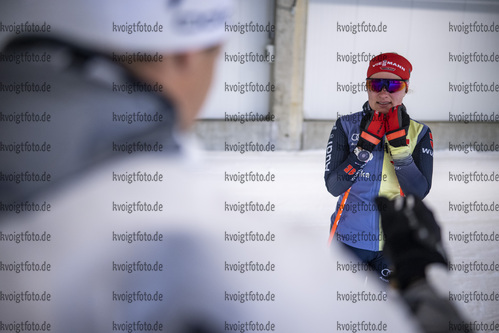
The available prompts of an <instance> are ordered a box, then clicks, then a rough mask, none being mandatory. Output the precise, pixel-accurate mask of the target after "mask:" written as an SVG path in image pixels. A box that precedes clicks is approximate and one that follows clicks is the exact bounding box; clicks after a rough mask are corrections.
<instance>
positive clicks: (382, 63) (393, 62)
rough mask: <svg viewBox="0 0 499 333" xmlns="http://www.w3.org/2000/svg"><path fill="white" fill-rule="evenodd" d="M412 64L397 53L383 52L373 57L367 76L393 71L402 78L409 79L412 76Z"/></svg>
mask: <svg viewBox="0 0 499 333" xmlns="http://www.w3.org/2000/svg"><path fill="white" fill-rule="evenodd" d="M411 71H412V65H411V63H410V62H409V60H407V59H406V58H404V57H402V56H401V55H399V54H397V53H382V54H380V55H377V56H376V57H374V58H372V60H371V61H370V62H369V68H368V69H367V77H371V75H373V74H376V73H379V72H388V73H393V74H396V75H398V76H400V78H401V79H402V80H409V77H410V76H411Z"/></svg>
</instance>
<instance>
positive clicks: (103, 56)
mask: <svg viewBox="0 0 499 333" xmlns="http://www.w3.org/2000/svg"><path fill="white" fill-rule="evenodd" d="M230 11H231V6H230V4H229V3H228V2H226V1H223V0H171V1H148V2H147V3H144V2H143V1H106V2H98V1H87V2H81V1H43V2H41V1H40V2H27V1H26V2H23V1H16V2H10V1H5V2H2V4H1V11H0V13H2V15H5V17H10V18H12V20H13V21H16V22H24V21H35V22H40V21H43V22H47V23H49V24H50V25H51V27H52V32H51V34H50V35H48V36H47V35H46V34H40V35H37V34H34V35H30V36H22V37H20V38H14V39H12V40H10V41H9V42H8V43H7V44H6V46H4V48H3V52H5V54H9V55H10V54H12V55H20V54H25V53H26V52H32V53H36V54H45V52H46V53H48V54H50V55H51V56H52V59H51V61H50V62H48V63H32V62H22V63H20V64H17V63H15V62H13V63H6V62H3V63H1V64H0V66H1V68H0V73H2V74H1V75H2V83H3V84H7V85H10V84H13V85H16V84H18V83H20V82H33V83H38V82H46V83H49V84H50V85H51V91H50V92H49V93H35V94H24V93H19V94H17V93H10V94H7V93H5V92H4V93H2V98H1V99H0V106H1V108H2V112H3V110H6V111H5V112H9V113H11V114H17V115H19V114H21V113H23V112H36V113H39V114H41V113H43V112H48V113H50V115H51V116H52V119H51V121H50V122H47V123H43V124H17V123H16V122H15V121H11V122H8V123H6V124H2V131H1V132H0V139H1V140H2V142H24V141H33V142H39V141H42V142H47V143H51V144H52V145H53V146H52V147H53V150H51V151H50V152H48V153H32V154H11V153H10V152H6V151H3V152H2V153H1V154H2V156H1V158H2V166H1V167H2V170H1V171H2V172H3V173H6V174H14V173H18V174H20V173H21V172H23V171H25V170H27V171H29V172H34V173H37V174H43V173H44V172H47V171H48V172H49V173H50V174H51V175H52V179H51V180H50V181H43V182H20V183H16V182H2V183H1V186H2V187H1V188H0V195H1V197H0V200H1V202H2V205H4V206H2V207H5V205H6V206H7V207H15V208H21V207H20V206H19V205H18V204H19V203H21V202H29V201H34V202H46V203H50V204H51V209H50V210H49V211H44V212H32V211H30V212H19V213H17V212H16V211H15V209H14V210H12V211H9V209H6V210H2V212H1V215H0V218H1V219H2V222H1V231H2V237H4V238H2V242H1V243H0V261H1V268H2V271H0V281H1V283H2V284H1V288H2V293H4V294H8V295H11V296H13V297H14V298H16V297H17V296H20V295H21V294H23V293H24V291H27V293H28V294H30V293H37V294H46V293H49V294H50V295H51V299H50V300H49V301H37V302H31V301H21V300H20V301H19V302H17V301H15V300H12V301H2V302H1V303H0V320H1V324H2V325H4V326H2V327H4V328H5V327H6V328H7V329H11V328H12V329H11V330H25V329H26V327H21V325H35V324H36V325H45V326H44V327H45V328H47V325H48V324H51V325H52V326H51V327H50V331H54V332H109V331H111V330H112V331H126V332H133V331H169V332H179V333H190V332H191V333H194V332H197V333H202V332H206V333H209V332H227V331H234V332H244V331H252V330H253V331H254V330H259V331H262V330H267V331H273V330H275V331H281V332H308V331H309V332H329V331H331V327H338V326H339V325H347V326H348V327H350V329H351V330H352V329H359V328H360V327H362V325H365V322H366V321H369V322H370V323H372V324H370V325H379V324H378V322H379V320H380V316H379V313H380V312H381V313H389V314H390V316H387V317H384V318H382V320H384V321H385V324H387V325H388V327H389V330H390V331H397V332H401V331H404V332H417V331H419V329H418V325H417V324H416V323H415V322H414V320H413V319H411V317H409V316H408V313H407V312H406V311H404V310H403V309H402V308H401V307H400V306H399V304H400V299H398V298H397V296H396V295H393V297H390V301H388V302H381V303H373V304H368V303H364V304H361V303H357V304H346V305H345V303H339V302H337V301H335V300H334V299H333V298H332V297H331V295H332V294H334V293H335V292H336V291H339V290H342V291H344V292H348V291H350V290H352V289H355V288H358V286H359V285H361V280H362V279H361V277H360V276H358V275H354V276H352V277H349V278H347V279H345V280H343V279H337V281H334V282H335V283H331V279H332V276H334V274H335V273H337V272H334V270H333V269H332V268H331V266H330V265H328V264H327V263H328V258H329V253H327V252H326V251H321V250H320V248H317V244H316V243H315V242H313V240H311V239H310V238H309V237H307V233H306V232H305V231H304V230H303V229H300V228H297V227H295V226H294V225H293V224H290V225H289V227H287V228H286V229H283V230H280V231H279V232H277V231H276V234H277V235H278V242H276V244H275V245H268V246H264V245H261V244H257V245H255V246H252V245H250V244H244V245H243V244H232V243H224V242H222V241H221V240H220V239H223V233H224V231H225V230H229V229H231V228H232V229H234V226H233V225H234V221H232V220H231V219H230V218H228V217H226V216H225V215H224V216H222V215H221V214H220V209H219V208H218V207H220V203H221V202H222V201H223V197H222V201H220V200H219V198H220V195H219V194H217V193H216V191H214V189H215V188H217V186H218V182H217V181H214V180H213V179H207V177H206V174H203V172H202V171H203V168H204V165H203V164H202V163H201V162H196V163H194V164H189V163H187V164H186V163H183V162H182V159H181V158H179V157H180V155H181V152H182V140H181V138H182V135H181V133H184V132H185V131H186V130H187V129H188V128H189V127H190V125H191V124H192V122H193V120H194V118H195V115H196V113H197V112H198V111H199V108H200V105H201V103H202V101H203V99H204V97H205V95H206V92H207V89H208V87H209V83H210V79H211V76H212V71H213V65H214V62H215V59H216V55H217V53H218V50H219V48H220V45H221V43H222V42H223V39H224V38H223V27H224V24H225V20H227V19H228V15H229V13H230ZM138 20H140V21H141V22H145V21H147V22H149V23H151V22H152V24H153V26H154V25H155V24H156V23H158V24H161V25H162V26H163V32H162V33H151V34H147V35H144V34H135V33H134V32H133V31H131V32H132V33H128V32H125V33H121V32H120V31H121V30H122V26H123V24H125V26H124V27H125V29H128V28H130V29H132V30H133V29H135V28H134V27H133V26H129V25H128V24H130V23H131V22H136V21H138ZM12 35H15V33H13V34H12ZM138 52H148V53H149V54H153V55H156V52H158V54H159V55H161V56H162V61H147V62H140V61H133V59H132V61H130V62H129V61H128V59H130V58H129V56H132V54H134V53H135V54H138ZM120 55H124V57H125V58H124V59H125V61H124V64H122V63H121V62H122V61H119V62H117V61H114V57H116V58H117V59H123V58H120ZM157 59H158V58H157ZM144 84H148V85H150V86H154V87H159V86H160V85H161V86H162V90H161V91H159V90H158V91H147V92H130V89H135V87H139V86H143V85H144ZM20 89H22V88H20ZM138 111H140V112H145V113H148V114H151V115H156V114H157V113H158V114H159V115H162V118H161V119H162V120H161V121H159V118H158V121H152V122H147V121H145V122H141V121H139V122H132V123H133V125H132V124H129V123H128V122H126V121H125V122H118V123H116V122H115V121H114V120H113V119H115V118H114V117H115V115H125V116H127V115H130V114H133V113H135V112H138ZM137 141H140V142H156V143H158V144H159V143H161V145H162V147H163V148H164V149H163V150H161V151H155V152H152V153H141V154H135V152H133V153H128V151H126V150H125V151H115V150H113V149H112V147H114V146H115V145H118V146H120V147H121V145H125V147H129V148H130V149H132V148H133V146H129V144H130V143H131V142H137ZM136 170H139V171H141V172H142V173H144V172H148V173H150V174H154V172H155V171H160V173H161V174H162V175H164V181H162V182H155V183H146V184H142V183H141V182H135V183H133V184H130V183H128V182H127V181H124V182H115V180H114V178H113V177H114V175H115V174H117V175H125V176H126V175H128V174H131V173H132V172H133V171H136ZM125 178H126V179H130V178H128V177H125ZM212 178H213V177H212ZM193 189H195V190H193ZM136 201H141V202H161V203H162V204H164V206H165V209H164V211H155V212H134V211H132V210H129V211H126V210H125V211H115V210H113V209H112V207H114V203H118V204H120V205H121V203H129V202H136ZM127 207H128V209H131V207H130V206H128V205H127ZM395 216H396V214H395ZM238 220H239V221H238V223H239V225H250V226H251V228H252V230H263V231H267V230H268V225H269V221H264V222H265V224H264V225H263V226H262V224H259V223H256V222H255V221H254V219H253V218H251V217H247V218H246V217H244V218H241V219H238ZM291 221H292V219H290V220H289V221H287V222H288V223H289V222H291ZM236 228H237V229H236V230H238V229H239V228H240V226H236ZM297 229H298V230H297ZM275 230H278V229H277V227H276V229H275ZM144 231H146V232H148V233H149V234H150V235H156V234H160V235H163V236H164V239H163V241H159V239H156V241H151V242H142V241H140V240H138V239H135V238H134V237H135V236H134V233H140V232H144ZM25 233H27V234H36V235H45V234H46V233H49V234H50V235H51V236H52V238H51V239H50V241H48V242H38V241H20V242H17V241H15V239H17V236H20V235H24V234H25ZM11 236H12V237H13V238H12V239H14V240H13V241H10V240H9V239H11ZM400 250H401V251H402V252H404V251H403V249H400ZM338 251H339V252H340V253H341V251H342V250H341V249H339V250H338ZM418 253H419V252H418ZM341 256H344V258H345V260H346V259H347V258H349V257H348V254H341ZM269 259H270V260H269ZM248 261H249V262H252V263H254V262H256V261H261V262H264V263H267V261H269V262H270V261H273V262H276V263H277V268H276V269H275V271H272V272H264V273H261V272H260V273H256V272H245V268H246V266H244V265H241V263H244V262H248ZM24 262H35V263H48V264H50V265H51V269H50V270H48V271H29V272H28V271H27V272H25V271H23V272H19V273H17V272H16V271H15V270H14V271H12V270H9V269H4V268H5V267H7V268H8V267H16V268H18V269H21V266H20V265H19V264H20V263H24ZM145 262H148V263H152V264H153V266H154V267H158V266H159V265H162V266H161V267H162V269H159V270H154V271H140V270H139V271H135V268H134V267H135V265H133V264H132V263H136V264H137V265H136V266H140V263H142V264H144V263H145ZM394 262H395V263H396V264H397V263H398V261H397V260H396V259H394ZM426 263H427V261H424V260H422V261H421V265H418V266H417V267H418V268H419V267H421V266H424V265H425V264H426ZM233 267H236V269H235V270H232V269H231V268H233ZM247 274H250V275H247ZM418 274H419V271H418ZM401 276H402V275H401ZM411 276H412V274H411ZM402 281H405V280H402ZM411 282H412V280H411ZM401 285H403V286H406V287H407V289H408V290H410V288H411V285H412V284H411V283H407V284H406V283H402V284H401ZM364 288H365V289H369V290H371V291H376V290H378V291H379V287H378V286H377V285H376V284H372V285H371V284H370V285H369V286H365V287H364ZM246 290H251V291H259V292H267V291H272V292H273V293H275V295H276V301H275V302H268V303H259V302H255V303H252V302H244V300H243V299H242V298H239V300H238V302H229V301H227V299H226V297H227V296H225V295H227V293H228V294H229V295H234V294H236V295H237V294H238V293H239V292H243V293H244V291H246ZM404 290H405V288H404ZM325 291H326V292H325ZM144 293H149V295H162V296H164V298H161V299H158V298H156V299H153V300H147V299H141V297H142V296H140V295H144ZM418 295H419V294H418ZM418 295H416V297H417V296H418ZM240 297H241V296H240ZM426 299H428V296H426V298H425V300H426ZM331 312H333V313H335V314H340V315H341V316H338V318H337V319H332V318H331ZM419 313H420V312H419ZM340 317H341V319H342V320H343V322H341V323H340V322H339V319H340ZM441 318H447V317H441ZM418 319H419V318H418ZM354 321H355V323H354ZM357 321H358V322H359V323H357ZM33 323H35V324H33ZM257 323H258V325H257ZM272 325H275V329H274V328H273V327H274V326H272ZM359 325H361V326H359Z"/></svg>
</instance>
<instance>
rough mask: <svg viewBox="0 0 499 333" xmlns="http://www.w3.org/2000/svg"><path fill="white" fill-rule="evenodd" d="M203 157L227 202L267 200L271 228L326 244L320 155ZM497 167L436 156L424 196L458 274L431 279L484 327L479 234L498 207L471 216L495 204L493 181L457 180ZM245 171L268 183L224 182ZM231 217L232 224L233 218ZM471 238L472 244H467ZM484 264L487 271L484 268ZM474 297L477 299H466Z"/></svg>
mask: <svg viewBox="0 0 499 333" xmlns="http://www.w3.org/2000/svg"><path fill="white" fill-rule="evenodd" d="M204 154H205V156H204V160H205V161H204V162H203V163H202V165H201V167H202V168H203V169H204V172H207V174H208V175H209V176H213V177H215V178H216V177H219V179H220V187H221V188H222V190H226V191H228V193H231V195H230V196H229V197H228V198H227V200H226V201H227V202H229V203H237V202H239V201H240V202H246V201H250V200H256V201H260V202H265V203H267V202H269V201H270V202H271V203H273V204H275V206H276V209H275V212H271V213H268V214H273V215H272V216H273V217H275V219H274V218H273V220H275V223H276V224H277V223H286V222H287V221H288V219H292V220H294V221H298V223H300V224H303V225H304V226H307V228H309V229H310V231H311V233H312V234H313V237H316V239H317V242H323V243H324V245H325V246H326V242H327V237H328V229H329V218H330V215H331V213H332V212H333V209H334V207H335V203H336V200H337V198H334V197H333V196H332V195H330V194H329V193H328V192H327V190H326V188H325V186H324V180H323V170H324V166H323V164H324V152H323V151H303V152H267V153H245V154H240V153H231V152H213V151H211V152H205V153H204ZM498 165H499V154H497V153H476V152H470V153H469V154H464V153H462V152H448V151H435V152H434V171H433V185H432V190H431V192H430V194H429V195H428V196H427V198H426V199H425V202H426V203H427V205H428V206H429V207H430V208H431V209H432V210H433V211H434V214H435V216H436V218H437V220H438V221H439V222H440V223H441V228H442V237H443V241H444V246H445V248H446V249H447V252H448V255H449V257H450V260H451V263H453V264H455V265H458V266H454V267H457V269H458V270H457V271H456V270H453V271H449V272H448V271H447V270H445V271H444V270H442V269H436V268H432V269H431V271H430V276H431V278H432V280H433V281H434V283H435V284H436V285H437V286H438V287H439V290H440V291H441V292H442V294H443V295H444V297H446V298H448V297H449V298H450V297H453V298H454V297H458V298H457V300H456V301H454V303H455V304H456V305H457V306H458V307H459V308H461V309H462V310H463V312H464V313H466V314H467V316H468V318H469V319H470V320H473V321H478V322H481V323H489V324H490V323H491V322H493V321H495V322H496V323H499V269H498V267H499V238H495V240H493V241H490V240H487V239H486V238H484V237H488V236H490V235H491V234H492V233H495V235H498V234H499V212H498V211H497V209H496V211H493V212H491V211H476V210H477V208H476V207H478V205H480V204H482V203H483V204H487V205H490V204H497V205H498V207H499V179H496V180H495V181H491V180H489V181H477V180H476V176H474V177H475V180H472V181H468V182H467V183H466V182H465V181H466V179H464V178H463V177H466V176H467V175H469V174H470V173H474V172H477V173H476V174H475V175H478V174H480V173H483V174H487V175H489V174H491V173H492V172H495V173H496V174H499V168H498ZM251 171H252V172H260V173H263V174H267V173H268V172H270V173H271V174H274V175H275V181H274V182H265V183H244V184H241V183H240V182H233V181H232V182H231V181H227V180H226V173H227V174H228V175H234V174H238V173H245V172H251ZM456 177H460V181H454V180H452V179H455V178H456ZM470 202H471V208H470V210H471V209H473V211H469V212H466V211H465V208H466V207H465V205H468V204H469V203H470ZM456 205H457V206H456ZM453 208H454V210H453ZM456 209H460V210H458V211H456ZM247 214H250V215H251V214H253V215H251V216H255V218H258V216H259V215H258V213H247ZM234 216H235V219H236V218H237V215H234ZM260 216H261V215H260ZM273 223H274V222H273ZM470 233H471V234H472V239H471V240H470V239H466V237H470ZM496 237H499V236H496ZM491 264H494V271H490V270H488V269H489V268H490V266H489V265H491ZM484 265H487V266H489V267H485V266H484ZM495 265H497V266H498V267H496V266H495ZM450 293H452V295H451V294H450ZM470 293H471V295H470ZM493 293H494V294H493ZM491 295H492V296H493V297H494V299H493V300H491V299H490V296H491ZM478 296H479V297H481V298H482V299H481V300H476V299H466V298H467V297H473V298H476V297H478ZM487 297H489V299H487ZM496 297H497V298H496Z"/></svg>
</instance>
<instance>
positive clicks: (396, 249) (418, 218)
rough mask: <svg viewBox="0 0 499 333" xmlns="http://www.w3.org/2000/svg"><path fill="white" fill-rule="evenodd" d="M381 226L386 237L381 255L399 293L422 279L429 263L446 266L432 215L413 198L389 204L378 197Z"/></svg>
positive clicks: (400, 199) (405, 198)
mask: <svg viewBox="0 0 499 333" xmlns="http://www.w3.org/2000/svg"><path fill="white" fill-rule="evenodd" d="M376 203H377V205H378V209H379V211H380V214H381V225H382V227H383V232H384V234H385V236H386V239H385V248H384V251H385V253H386V254H387V256H388V257H389V258H390V259H391V260H392V262H393V263H394V265H395V274H394V280H395V282H396V284H397V285H398V288H400V289H401V290H404V289H406V288H407V287H408V286H409V285H410V284H411V283H412V282H414V281H416V280H419V279H424V278H425V277H426V275H425V268H426V266H428V265H429V264H431V263H442V264H444V265H447V264H448V262H447V257H446V255H445V252H444V249H443V247H442V239H441V234H440V227H439V226H438V224H437V222H436V221H435V218H434V217H433V213H432V212H431V211H430V210H429V209H428V208H427V207H426V206H425V205H424V203H423V202H422V201H421V200H420V199H418V198H416V197H415V196H413V195H409V196H407V197H398V198H396V199H395V200H393V201H390V200H388V199H387V198H383V197H378V198H376Z"/></svg>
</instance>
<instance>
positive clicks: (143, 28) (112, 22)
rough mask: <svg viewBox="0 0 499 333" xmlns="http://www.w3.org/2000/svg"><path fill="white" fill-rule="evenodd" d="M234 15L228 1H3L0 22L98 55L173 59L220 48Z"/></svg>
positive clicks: (0, 7)
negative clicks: (131, 54) (104, 52)
mask: <svg viewBox="0 0 499 333" xmlns="http://www.w3.org/2000/svg"><path fill="white" fill-rule="evenodd" d="M232 10H233V6H232V0H146V1H144V0H104V1H103V0H84V1H82V0H44V1H29V0H16V1H13V0H3V1H2V2H1V4H0V21H1V22H2V24H4V25H6V24H7V25H12V27H14V28H15V27H16V26H19V25H23V24H26V23H27V25H32V24H37V25H38V26H39V27H41V26H43V25H44V26H45V29H43V28H42V30H47V28H48V27H49V26H50V32H43V31H42V32H36V33H40V34H43V35H45V36H47V37H64V38H65V39H69V40H70V41H73V42H75V43H78V44H83V45H86V46H91V47H92V48H97V49H100V50H112V51H133V52H135V51H144V52H153V51H154V52H156V51H158V52H161V53H177V52H182V51H188V50H198V49H203V48H208V47H210V46H214V45H216V44H219V43H221V42H223V41H224V39H226V37H227V33H225V23H226V22H227V21H228V20H229V18H230V15H231V14H232ZM227 23H229V22H227ZM25 30H28V29H25ZM31 30H33V29H31ZM4 31H5V30H4ZM31 33H33V31H31V32H30V31H25V32H23V33H22V34H23V35H24V34H26V35H28V34H31ZM2 34H3V35H4V36H1V38H2V40H5V39H7V38H8V37H10V38H11V37H13V36H19V35H20V34H16V31H12V32H7V33H5V32H4V33H2Z"/></svg>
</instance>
